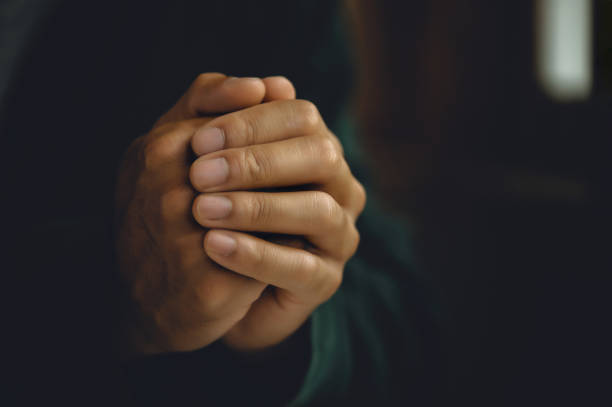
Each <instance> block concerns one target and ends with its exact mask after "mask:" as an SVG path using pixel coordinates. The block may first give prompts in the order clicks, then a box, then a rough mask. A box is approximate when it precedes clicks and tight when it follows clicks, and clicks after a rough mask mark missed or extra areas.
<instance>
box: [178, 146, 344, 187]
mask: <svg viewBox="0 0 612 407" xmlns="http://www.w3.org/2000/svg"><path fill="white" fill-rule="evenodd" d="M347 173H350V170H349V169H348V165H347V164H346V162H345V161H344V158H343V156H342V153H341V152H340V151H339V150H338V148H337V147H336V145H335V144H334V143H333V142H332V140H331V139H330V138H328V137H321V136H310V137H298V138H292V139H288V140H282V141H278V142H275V143H269V144H257V145H251V146H248V147H243V148H232V149H229V150H222V151H218V152H216V153H212V154H207V155H205V156H202V157H200V158H198V159H197V160H196V161H195V162H194V163H193V164H192V166H191V169H190V173H189V178H190V180H191V184H192V185H193V187H194V188H195V189H196V190H198V191H200V192H216V191H222V190H224V191H232V190H244V189H256V188H269V187H286V186H292V185H303V184H309V183H324V182H326V181H329V180H330V179H332V178H335V177H338V176H339V174H347Z"/></svg>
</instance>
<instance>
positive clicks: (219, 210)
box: [198, 196, 232, 220]
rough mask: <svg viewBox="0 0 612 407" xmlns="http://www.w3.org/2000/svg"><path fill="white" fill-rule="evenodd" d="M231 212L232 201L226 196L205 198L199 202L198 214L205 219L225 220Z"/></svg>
mask: <svg viewBox="0 0 612 407" xmlns="http://www.w3.org/2000/svg"><path fill="white" fill-rule="evenodd" d="M231 211H232V201H230V200H229V199H227V198H226V197H224V196H203V197H201V198H200V199H199V200H198V212H199V214H200V215H201V216H202V217H203V218H205V219H208V220H216V219H223V218H225V217H227V215H229V214H230V212H231Z"/></svg>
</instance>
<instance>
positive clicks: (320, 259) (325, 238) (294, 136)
mask: <svg viewBox="0 0 612 407" xmlns="http://www.w3.org/2000/svg"><path fill="white" fill-rule="evenodd" d="M294 97H295V91H294V89H293V86H292V85H291V84H290V82H289V81H287V80H286V79H284V78H278V77H277V78H266V79H263V80H260V79H257V78H250V79H245V78H242V79H231V80H228V79H227V78H226V77H225V76H224V75H221V74H204V75H200V76H199V77H198V79H197V80H196V81H195V82H194V83H193V84H192V86H191V87H190V89H189V90H188V91H187V92H186V93H185V95H184V96H183V97H182V98H181V99H180V100H179V101H178V102H177V104H176V105H175V106H174V107H173V108H172V109H171V110H170V111H169V112H168V113H166V114H165V115H164V116H162V117H161V118H160V120H158V122H157V123H156V124H155V125H154V127H153V129H152V130H151V132H150V133H149V134H147V135H145V136H143V137H140V138H138V139H137V140H135V141H134V143H132V145H131V146H130V148H129V149H128V151H127V153H126V156H125V159H124V162H123V165H122V167H121V169H120V172H119V184H118V187H117V200H116V209H117V219H116V222H117V230H118V233H117V253H118V261H119V269H120V273H121V276H122V278H123V280H124V282H125V285H126V288H127V292H128V293H129V295H128V298H129V300H128V305H127V307H126V312H125V320H124V321H122V327H123V336H122V338H123V345H124V346H123V347H124V352H125V353H126V354H127V355H128V356H129V355H132V356H133V355H138V354H155V353H165V352H175V351H190V350H195V349H199V348H202V347H205V346H207V345H208V344H210V343H212V342H213V341H215V340H217V339H222V340H223V341H224V342H225V344H226V345H227V346H229V347H230V348H232V349H235V350H238V351H256V350H261V349H265V348H268V347H271V346H274V345H276V344H278V343H280V342H282V341H283V340H284V339H286V338H287V337H289V336H290V335H291V334H292V333H293V332H295V331H296V330H297V329H298V328H299V327H300V326H301V325H302V324H303V323H304V321H305V320H306V319H307V318H308V316H309V315H310V314H311V313H312V311H313V310H314V309H315V308H316V307H317V306H318V305H320V304H321V303H322V302H324V301H326V300H327V299H329V298H330V297H331V296H332V295H333V294H334V292H335V291H336V290H337V289H338V287H339V286H340V283H341V281H342V272H343V268H344V264H345V263H346V261H347V260H348V259H349V258H350V257H351V256H352V255H353V253H354V252H355V250H356V248H357V245H358V241H359V233H358V232H357V230H356V228H355V221H356V219H357V217H358V216H359V214H360V213H361V211H362V210H363V206H364V204H365V192H364V189H363V187H362V186H361V184H359V182H358V181H357V180H356V179H355V178H354V177H353V176H352V174H351V172H350V169H349V167H348V165H347V164H346V161H345V160H344V157H343V154H342V148H341V146H340V143H339V142H338V140H337V139H336V138H335V136H334V135H333V134H332V133H331V132H330V131H329V130H328V129H327V127H326V126H325V123H324V122H323V120H322V118H321V116H320V115H319V113H318V111H317V109H316V107H315V106H314V105H313V104H312V103H310V102H306V101H302V100H295V99H294ZM262 102H264V103H262ZM223 112H232V113H229V114H225V115H222V116H218V114H219V113H223ZM213 115H217V116H216V117H214V116H213ZM194 159H195V160H194ZM282 187H299V188H293V189H292V190H285V191H274V192H265V191H270V189H271V188H282ZM252 232H267V233H273V234H282V235H292V236H294V237H302V238H303V239H304V240H303V241H305V242H306V243H305V244H296V242H299V241H300V240H295V239H294V240H292V241H290V243H289V244H279V242H276V243H274V242H272V239H268V240H264V239H262V238H260V237H256V236H254V235H253V234H252ZM266 287H269V289H267V290H266Z"/></svg>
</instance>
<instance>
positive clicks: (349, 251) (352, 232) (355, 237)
mask: <svg viewBox="0 0 612 407" xmlns="http://www.w3.org/2000/svg"><path fill="white" fill-rule="evenodd" d="M360 240H361V235H360V234H359V230H358V229H357V227H355V225H354V224H353V223H351V225H350V227H349V237H348V239H346V240H345V242H346V247H345V250H344V258H346V259H349V258H351V257H353V255H354V254H355V253H356V252H357V249H358V248H359V242H360Z"/></svg>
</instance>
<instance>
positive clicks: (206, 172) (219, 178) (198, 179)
mask: <svg viewBox="0 0 612 407" xmlns="http://www.w3.org/2000/svg"><path fill="white" fill-rule="evenodd" d="M228 175H229V166H228V165H227V161H226V160H225V158H214V159H212V160H204V161H202V162H200V163H198V164H196V167H195V168H194V173H193V180H192V181H193V183H194V184H195V185H194V187H196V188H197V189H199V190H204V189H206V188H210V187H214V186H216V185H219V184H222V183H224V182H225V180H227V177H228Z"/></svg>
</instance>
